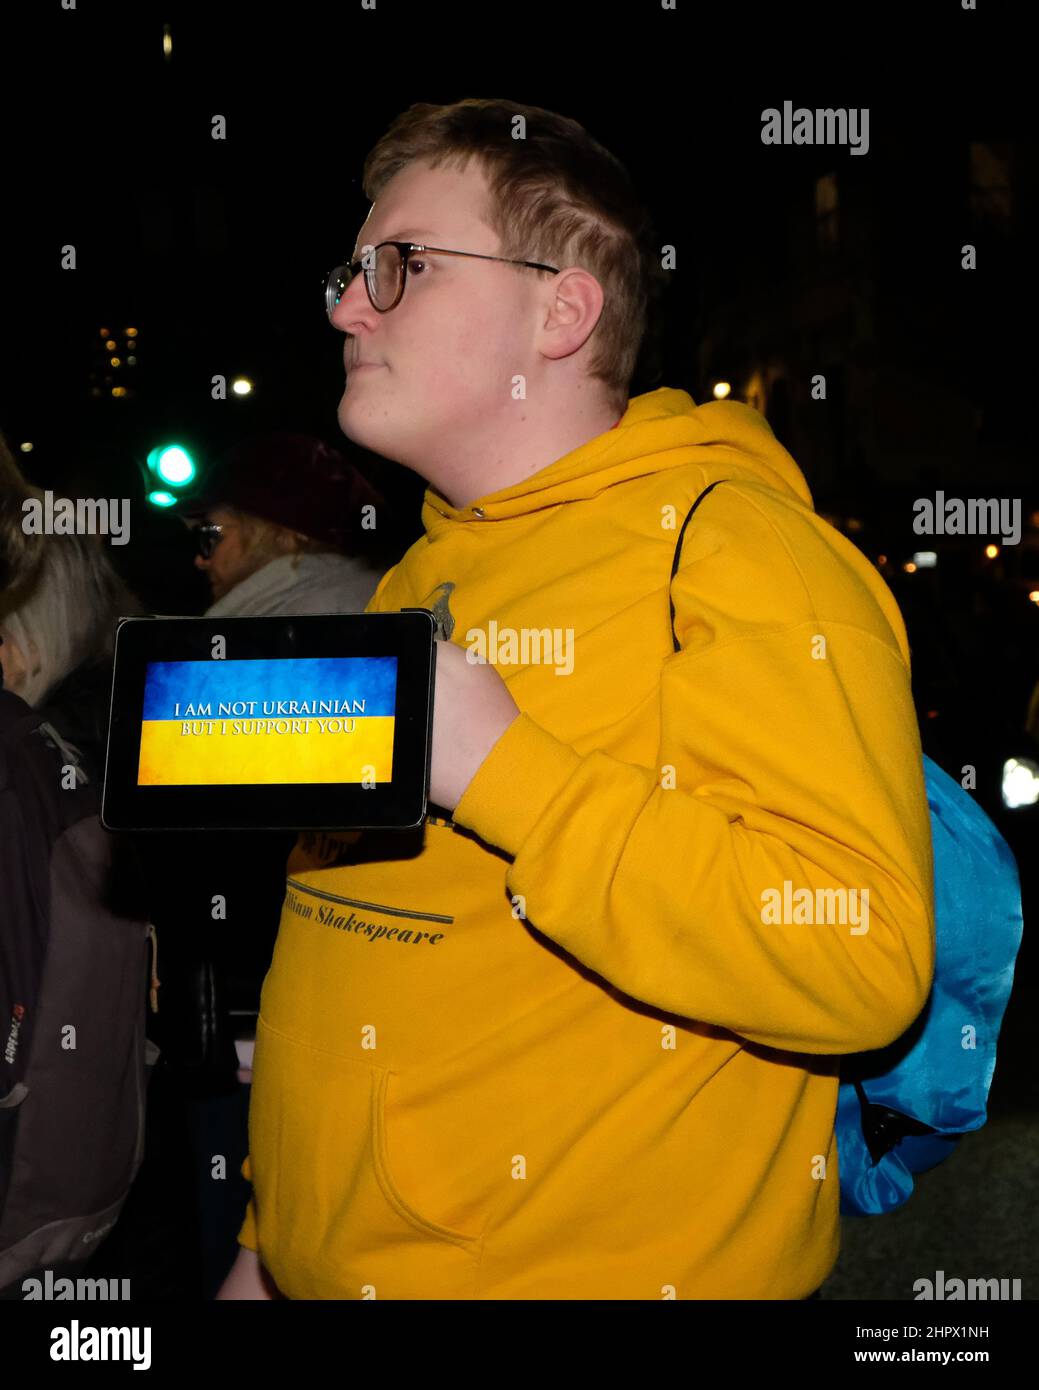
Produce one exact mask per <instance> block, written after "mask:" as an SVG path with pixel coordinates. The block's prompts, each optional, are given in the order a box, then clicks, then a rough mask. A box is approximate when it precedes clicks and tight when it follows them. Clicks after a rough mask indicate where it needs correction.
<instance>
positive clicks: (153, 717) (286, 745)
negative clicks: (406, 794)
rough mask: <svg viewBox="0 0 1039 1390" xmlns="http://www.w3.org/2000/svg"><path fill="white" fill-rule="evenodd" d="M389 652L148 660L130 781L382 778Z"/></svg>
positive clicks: (388, 761) (389, 729)
mask: <svg viewBox="0 0 1039 1390" xmlns="http://www.w3.org/2000/svg"><path fill="white" fill-rule="evenodd" d="M396 694H397V659H396V657H393V656H375V657H304V658H293V659H287V660H284V661H271V660H256V661H153V662H150V663H149V664H148V669H147V675H146V677H145V687H144V713H143V718H142V723H141V758H140V764H139V767H138V773H137V783H138V786H142V787H143V786H165V787H170V786H219V785H232V784H233V785H258V784H260V783H292V782H364V781H366V780H367V782H368V783H369V784H372V783H380V782H389V781H390V780H391V779H392V777H393V727H394V715H395V710H396Z"/></svg>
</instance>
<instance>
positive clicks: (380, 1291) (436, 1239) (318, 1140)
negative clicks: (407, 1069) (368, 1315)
mask: <svg viewBox="0 0 1039 1390" xmlns="http://www.w3.org/2000/svg"><path fill="white" fill-rule="evenodd" d="M388 1079H389V1073H388V1072H387V1071H386V1069H385V1068H383V1067H375V1066H372V1065H370V1064H369V1063H367V1062H362V1061H353V1060H351V1059H348V1058H345V1057H341V1056H340V1055H339V1054H338V1053H333V1052H328V1051H324V1050H321V1049H318V1048H313V1047H309V1046H307V1045H306V1044H304V1043H299V1042H296V1041H295V1040H294V1039H292V1038H289V1037H287V1036H286V1035H285V1034H283V1033H280V1032H277V1031H276V1030H275V1029H273V1028H271V1027H270V1026H269V1025H268V1024H267V1023H266V1022H265V1020H264V1018H263V1016H262V1015H261V1016H260V1017H259V1019H258V1020H257V1029H256V1051H255V1055H254V1058H253V1088H252V1097H251V1101H250V1109H249V1153H250V1167H251V1170H252V1175H253V1192H254V1196H255V1199H256V1207H257V1214H258V1237H259V1247H260V1255H261V1258H262V1260H263V1263H264V1264H265V1265H266V1267H267V1268H268V1269H269V1270H270V1272H271V1274H272V1275H273V1276H274V1279H275V1282H276V1283H277V1285H278V1287H279V1289H280V1290H281V1291H282V1293H284V1294H285V1295H286V1296H287V1297H289V1298H320V1299H351V1298H373V1297H374V1298H391V1299H393V1298H408V1299H424V1298H443V1299H465V1298H471V1297H473V1295H474V1291H475V1286H476V1277H477V1272H478V1267H479V1258H480V1252H481V1238H480V1237H479V1236H473V1235H467V1234H465V1233H464V1232H461V1231H456V1230H454V1229H452V1228H451V1227H449V1226H446V1225H442V1224H440V1223H439V1222H437V1221H436V1220H435V1219H433V1217H432V1216H431V1214H430V1213H428V1212H426V1211H423V1210H422V1209H421V1207H420V1206H418V1205H416V1204H415V1202H414V1201H413V1200H412V1199H411V1198H409V1196H407V1195H405V1194H404V1193H403V1192H401V1190H400V1189H399V1187H398V1186H397V1183H396V1182H395V1181H394V1178H393V1174H392V1172H391V1170H390V1166H389V1162H388V1157H387V1142H386V1123H385V1097H386V1086H387V1082H388Z"/></svg>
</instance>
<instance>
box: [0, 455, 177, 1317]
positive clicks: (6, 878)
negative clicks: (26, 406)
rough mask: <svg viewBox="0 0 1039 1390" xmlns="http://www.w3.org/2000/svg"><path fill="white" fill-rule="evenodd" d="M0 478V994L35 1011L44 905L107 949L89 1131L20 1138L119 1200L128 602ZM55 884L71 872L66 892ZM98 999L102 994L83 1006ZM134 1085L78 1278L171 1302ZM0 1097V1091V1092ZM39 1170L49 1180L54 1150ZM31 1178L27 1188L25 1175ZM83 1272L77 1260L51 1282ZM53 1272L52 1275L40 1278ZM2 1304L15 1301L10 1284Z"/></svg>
mask: <svg viewBox="0 0 1039 1390" xmlns="http://www.w3.org/2000/svg"><path fill="white" fill-rule="evenodd" d="M0 481H2V486H0V677H2V679H0V687H2V688H0V902H2V904H3V907H2V911H0V919H2V921H3V932H2V935H0V972H2V974H0V987H2V992H3V993H4V995H5V997H7V996H8V995H10V996H11V997H14V998H18V997H19V996H21V997H23V998H24V999H26V1000H27V1001H30V1000H31V1001H32V1003H33V1004H34V1005H37V1006H39V1004H40V1000H38V999H37V991H38V989H39V988H40V986H41V980H42V978H43V977H42V975H40V974H39V973H36V972H37V971H38V969H39V968H40V967H39V952H40V951H41V950H44V949H46V950H48V952H50V951H52V950H53V949H55V947H54V940H55V938H54V937H53V936H52V935H50V934H49V933H50V932H51V930H52V928H53V926H54V922H53V919H52V916H51V914H52V905H53V904H54V902H55V900H56V899H57V900H59V901H60V902H61V903H66V902H67V901H68V899H69V897H70V896H72V897H73V898H74V901H75V902H76V904H77V911H78V917H77V926H76V930H77V933H82V940H83V941H85V942H91V941H93V939H94V934H95V933H100V938H101V939H102V940H105V939H109V940H110V942H111V948H110V950H108V951H107V952H103V953H102V954H101V956H100V957H99V958H98V959H96V960H95V959H91V961H90V964H89V967H88V969H87V970H86V971H85V973H84V977H83V986H82V988H83V989H84V990H93V991H94V992H93V993H92V994H91V995H90V999H91V1003H92V1007H93V1009H94V1010H95V1013H96V1015H97V1014H99V1015H102V1016H103V1018H102V1019H101V1022H100V1023H99V1019H98V1017H97V1016H94V1017H88V1016H86V1015H84V1016H81V1017H79V1018H78V1019H77V1024H78V1027H79V1030H80V1032H81V1033H82V1036H83V1042H84V1046H87V1045H88V1044H89V1043H90V1041H91V1040H92V1039H93V1037H94V1034H95V1033H96V1032H97V1031H98V1030H99V1028H103V1033H104V1037H105V1039H106V1041H107V1042H108V1044H109V1047H110V1052H109V1055H108V1056H107V1057H106V1058H105V1059H103V1060H102V1061H101V1062H99V1063H98V1064H95V1069H94V1073H93V1075H94V1078H95V1084H96V1085H99V1086H102V1087H107V1088H110V1089H106V1090H105V1091H104V1102H105V1107H106V1108H105V1109H104V1110H103V1111H102V1116H103V1118H102V1122H101V1128H100V1129H98V1127H97V1125H96V1124H95V1125H94V1126H90V1125H87V1127H86V1128H82V1125H83V1117H82V1116H78V1115H77V1116H69V1115H66V1114H65V1113H64V1112H56V1113H47V1114H46V1115H45V1116H44V1114H43V1112H39V1113H37V1114H36V1115H34V1117H33V1121H32V1127H31V1131H30V1132H31V1133H32V1134H34V1135H38V1134H39V1133H40V1132H41V1130H42V1129H44V1128H46V1129H49V1130H51V1131H52V1132H53V1133H55V1134H58V1133H60V1132H61V1131H62V1129H63V1128H66V1129H68V1130H69V1131H70V1132H69V1133H68V1135H67V1138H68V1140H69V1142H72V1140H73V1139H74V1140H75V1142H77V1143H79V1144H81V1145H82V1146H83V1148H82V1163H81V1165H80V1169H79V1171H80V1172H81V1173H82V1174H83V1175H84V1178H83V1180H84V1182H86V1183H90V1182H97V1181H99V1180H100V1179H101V1177H102V1176H103V1175H104V1174H105V1173H106V1164H108V1163H111V1164H112V1165H120V1166H113V1167H112V1168H111V1170H110V1171H109V1173H108V1177H107V1178H105V1182H106V1183H107V1184H108V1189H107V1190H108V1191H109V1194H110V1196H111V1195H115V1194H117V1193H119V1191H120V1186H119V1184H120V1182H121V1181H122V1180H123V1179H122V1177H121V1175H123V1174H124V1173H125V1170H124V1168H123V1167H122V1166H121V1164H122V1162H124V1161H125V1155H123V1156H122V1157H120V1156H119V1155H118V1154H117V1153H115V1152H112V1153H111V1154H110V1155H108V1156H106V1154H105V1153H104V1152H99V1151H98V1148H99V1146H103V1145H105V1144H106V1142H108V1141H109V1140H110V1139H111V1140H112V1142H113V1143H114V1142H115V1136H114V1135H111V1136H110V1134H109V1131H108V1130H107V1129H106V1128H105V1123H107V1122H113V1121H115V1119H116V1117H117V1116H118V1117H119V1123H118V1130H119V1133H122V1132H123V1130H124V1128H125V1126H127V1125H132V1126H133V1127H134V1128H136V1126H137V1124H138V1122H139V1121H138V1118H137V1116H136V1115H132V1116H127V1115H125V1114H123V1112H122V1111H121V1110H120V1108H119V1107H120V1105H130V1104H132V1105H133V1106H134V1107H139V1106H140V1105H141V1103H142V1102H141V1099H140V1097H139V1096H137V1095H136V1093H135V1092H134V1088H133V1083H132V1081H131V1079H130V1078H131V1077H132V1075H133V1068H134V1066H135V1065H136V1062H135V1060H134V1058H129V1059H124V1050H125V1049H127V1048H130V1049H131V1050H133V1047H134V1044H132V1042H131V1039H132V1038H134V1037H139V1038H141V1040H142V1041H143V1039H144V1032H143V1029H142V1030H141V1032H140V1033H135V1032H134V1030H135V1029H136V1028H138V1027H139V1026H140V1025H139V1023H138V1021H137V1017H138V1015H144V1001H145V990H146V984H147V976H146V973H145V969H146V961H147V955H148V948H147V942H146V938H145V937H144V936H142V935H140V933H141V931H142V926H141V924H142V923H144V922H146V921H147V918H148V904H147V900H146V893H145V889H144V885H143V883H142V881H141V876H140V866H139V862H138V861H137V859H136V857H135V856H134V854H133V849H132V845H131V843H130V842H129V841H128V840H127V839H126V838H125V837H117V836H110V835H108V834H106V833H104V832H103V831H102V830H101V827H100V822H99V819H98V810H99V806H100V796H101V783H102V773H103V768H104V750H105V734H106V726H107V715H108V703H109V696H110V686H111V659H112V651H113V642H114V634H115V628H116V624H117V621H118V619H119V618H120V617H121V616H124V615H133V614H136V613H139V611H140V605H139V604H138V603H137V601H136V599H135V598H134V597H133V595H132V594H130V593H129V591H128V590H127V589H126V587H125V585H124V584H123V582H122V580H121V579H120V577H119V575H118V574H117V572H116V571H115V569H114V567H113V565H112V563H111V560H110V558H109V554H108V548H107V546H106V545H105V544H104V542H103V541H102V540H99V538H97V537H96V536H90V535H35V534H34V535H26V534H25V531H24V528H23V520H24V513H23V503H24V502H25V501H26V500H28V499H30V498H36V499H39V497H40V493H39V491H38V490H37V489H35V488H32V487H31V486H30V485H29V484H28V483H27V482H26V481H25V480H24V479H23V478H22V476H21V474H20V472H19V471H18V470H17V468H16V467H15V466H14V463H13V460H12V459H11V457H10V453H9V451H8V450H7V449H6V447H5V445H4V443H3V440H2V438H0ZM70 765H71V766H72V767H74V768H75V769H76V772H75V776H74V784H72V785H70V784H69V783H68V782H67V780H65V778H64V776H63V771H64V769H65V768H67V767H68V766H70ZM71 836H74V841H73V840H72V839H70V838H69V837H71ZM59 846H62V847H63V848H61V849H60V860H59V858H58V855H59ZM52 855H53V856H54V858H53V860H52ZM70 872H74V873H75V874H76V880H75V882H74V883H70V882H69V880H68V875H69V874H70ZM61 910H62V909H61V908H60V907H59V911H61ZM59 920H63V919H59ZM59 939H60V938H59ZM138 941H139V942H140V945H139V946H138V945H137V944H136V943H137V942H138ZM124 952H128V953H129V954H128V955H127V956H126V957H125V966H124V968H125V969H126V970H127V972H128V973H129V976H130V977H131V978H132V976H133V974H134V973H135V971H136V968H137V965H139V966H140V968H141V973H140V976H139V978H138V979H137V981H136V984H137V989H136V990H135V989H116V988H114V984H115V976H114V974H113V973H112V972H113V971H114V970H115V968H116V965H117V962H120V961H124V956H123V953H124ZM34 962H36V964H35V965H34ZM51 968H53V967H52V966H48V970H50V969H51ZM58 968H59V969H60V967H58ZM106 972H107V973H106ZM75 987H76V986H75V985H74V984H72V985H67V986H66V988H73V989H74V988H75ZM99 987H100V988H101V989H102V990H107V991H111V992H102V993H98V992H97V990H98V988H99ZM87 1007H90V1005H88V1006H87ZM145 1046H146V1048H147V1047H150V1046H151V1043H150V1042H149V1043H146V1044H145ZM124 1060H126V1061H127V1064H128V1065H129V1066H130V1071H129V1072H126V1071H125V1070H124ZM140 1060H141V1059H140V1058H137V1062H139V1061H140ZM146 1075H148V1077H149V1085H148V1089H147V1094H146V1098H145V1100H144V1102H143V1103H144V1104H145V1106H146V1112H145V1121H146V1122H145V1125H144V1150H143V1155H142V1162H141V1164H140V1166H139V1168H138V1169H137V1171H136V1173H135V1176H134V1178H133V1181H132V1183H131V1185H130V1188H129V1192H128V1195H127V1196H126V1200H125V1202H124V1203H123V1205H122V1206H121V1208H120V1210H119V1214H118V1217H117V1219H116V1220H115V1221H114V1224H113V1227H112V1229H111V1230H109V1231H108V1233H107V1235H106V1236H105V1238H104V1239H103V1240H102V1241H100V1242H99V1243H98V1244H97V1245H96V1247H95V1253H94V1254H93V1256H92V1258H91V1260H90V1264H89V1271H90V1275H91V1277H97V1276H98V1275H99V1273H100V1269H101V1268H103V1267H104V1268H108V1269H110V1270H111V1271H112V1273H113V1275H117V1276H118V1277H128V1278H129V1279H130V1281H131V1285H132V1288H133V1292H134V1296H135V1297H142V1296H143V1297H148V1296H153V1297H162V1296H177V1295H179V1296H183V1295H184V1294H185V1293H186V1292H187V1291H189V1290H192V1289H193V1288H194V1289H195V1290H197V1281H194V1280H193V1278H192V1262H193V1261H195V1260H196V1259H197V1249H198V1235H197V1231H195V1230H194V1229H193V1227H192V1220H193V1212H194V1206H193V1202H192V1200H191V1193H190V1186H189V1185H190V1166H189V1165H190V1153H189V1151H188V1148H187V1135H186V1131H184V1130H183V1128H180V1129H178V1128H177V1125H176V1116H175V1114H172V1113H171V1112H170V1110H169V1108H168V1107H167V1105H166V1104H165V1095H166V1092H165V1083H164V1066H163V1063H162V1059H161V1058H160V1060H159V1062H158V1063H157V1064H156V1065H155V1066H153V1067H150V1068H149V1069H148V1071H147V1072H146ZM127 1087H129V1089H130V1092H132V1093H133V1094H132V1099H131V1097H130V1096H129V1095H128V1094H127V1091H126V1088H127ZM6 1090H7V1087H6V1086H4V1085H0V1094H2V1093H4V1092H6ZM92 1099H93V1098H92ZM30 1102H31V1103H32V1104H34V1105H41V1106H44V1107H46V1106H48V1105H50V1104H51V1097H50V1095H49V1094H48V1092H47V1091H46V1089H44V1090H43V1091H42V1092H36V1093H34V1094H31V1095H30V1096H29V1097H28V1098H27V1100H26V1101H25V1102H24V1104H25V1105H27V1106H28V1105H29V1104H30ZM8 1113H9V1112H8ZM19 1113H21V1112H19ZM26 1113H27V1112H26ZM178 1146H179V1157H180V1162H179V1163H178V1162H177V1157H178ZM52 1148H53V1146H52ZM52 1158H53V1164H54V1167H55V1169H59V1168H60V1164H61V1158H60V1152H59V1149H58V1148H54V1149H53V1154H52ZM23 1161H24V1160H23ZM34 1171H36V1170H34ZM34 1181H36V1182H37V1183H39V1182H41V1181H43V1179H41V1177H40V1175H39V1173H38V1171H37V1172H36V1177H35V1178H34ZM160 1193H161V1200H160V1199H159V1194H160ZM77 1195H81V1194H77ZM36 1200H37V1201H38V1203H39V1204H40V1208H41V1210H43V1211H52V1212H57V1211H60V1212H62V1214H63V1217H64V1219H65V1220H66V1221H68V1220H70V1219H74V1202H75V1197H73V1196H72V1194H68V1196H67V1197H66V1195H65V1194H64V1192H59V1191H57V1190H55V1191H54V1192H53V1193H48V1192H47V1191H46V1190H45V1188H43V1189H41V1190H40V1191H39V1192H38V1193H37V1194H36ZM94 1210H95V1209H94V1208H93V1207H91V1213H93V1212H94ZM95 1220H96V1218H95ZM21 1248H22V1247H21V1246H17V1247H16V1248H15V1249H14V1250H12V1251H11V1252H10V1254H9V1260H10V1261H11V1262H17V1261H18V1260H19V1259H20V1258H23V1257H21V1256H20V1255H19V1250H20V1249H21ZM54 1248H58V1247H57V1246H55V1247H54ZM51 1263H52V1264H54V1263H55V1262H54V1261H52V1262H51ZM86 1267H87V1266H86V1265H85V1264H84V1263H80V1264H79V1265H78V1266H70V1267H69V1270H68V1271H67V1272H70V1273H81V1272H83V1270H84V1268H86ZM55 1272H58V1273H60V1272H61V1271H60V1270H57V1268H56V1266H55ZM3 1296H4V1297H5V1299H6V1298H20V1297H22V1296H23V1295H22V1290H21V1285H20V1283H17V1282H16V1283H15V1284H14V1285H13V1286H12V1287H11V1289H10V1290H7V1291H5V1293H4V1295H3Z"/></svg>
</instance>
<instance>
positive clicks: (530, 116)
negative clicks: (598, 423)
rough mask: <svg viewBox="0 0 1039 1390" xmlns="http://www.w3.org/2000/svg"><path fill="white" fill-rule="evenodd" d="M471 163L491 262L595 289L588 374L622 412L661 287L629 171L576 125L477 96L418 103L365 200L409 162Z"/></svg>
mask: <svg viewBox="0 0 1039 1390" xmlns="http://www.w3.org/2000/svg"><path fill="white" fill-rule="evenodd" d="M517 117H523V119H524V121H525V138H524V139H522V140H517V139H515V138H514V136H513V131H514V129H515V120H516V118H517ZM473 158H475V159H476V160H477V163H478V165H479V166H480V168H481V169H482V170H483V172H484V173H485V175H486V177H487V183H488V189H489V201H488V205H487V207H486V208H485V210H484V214H483V216H484V220H485V221H486V222H487V224H488V226H490V227H491V229H492V230H493V231H494V232H496V233H497V236H498V238H499V242H500V246H499V254H500V255H502V256H505V257H509V258H515V259H517V260H524V261H541V262H544V263H545V264H548V265H555V266H558V267H559V268H560V269H563V268H564V267H566V266H571V265H577V266H580V267H582V268H583V269H585V270H588V271H589V272H590V273H591V274H592V275H594V276H595V278H596V279H597V280H598V281H599V283H600V285H601V286H602V288H603V307H602V313H601V315H600V317H599V321H598V323H597V324H596V326H595V329H594V330H593V333H592V338H591V341H592V343H593V344H594V352H593V354H592V356H591V359H590V363H589V368H588V374H589V376H590V377H592V378H594V379H596V380H599V381H601V382H602V383H603V386H604V387H605V389H606V392H607V394H608V396H609V398H610V402H611V404H612V405H613V406H614V407H615V408H617V409H623V408H624V406H625V405H626V404H627V400H628V391H629V387H630V385H631V379H632V377H633V375H634V373H635V367H636V363H637V361H638V356H639V350H640V347H641V345H642V342H643V339H644V337H645V336H646V331H647V327H648V326H649V322H650V316H649V309H650V304H651V301H652V300H654V299H655V298H656V296H657V295H658V294H659V293H660V292H661V290H662V288H663V285H664V280H665V278H666V277H665V276H664V273H663V271H662V269H661V266H660V261H659V259H658V258H657V256H656V254H655V247H654V245H653V243H654V241H655V236H654V233H653V224H652V221H651V218H650V215H649V213H648V211H647V210H646V208H645V207H644V206H643V204H642V203H641V201H640V200H639V198H638V197H637V195H636V193H635V190H634V187H633V185H632V182H631V178H630V176H629V174H628V172H627V170H626V169H625V167H624V165H623V164H622V163H621V162H620V160H619V159H617V158H616V156H615V155H613V154H611V153H610V151H609V150H607V149H605V148H604V147H603V146H602V145H600V144H599V143H598V141H596V140H594V139H593V138H592V137H591V136H590V135H589V134H588V132H587V131H586V130H585V129H584V127H583V126H581V125H579V124H578V123H577V121H574V120H571V119H570V118H569V117H567V116H560V115H557V114H556V113H555V112H552V111H546V110H543V109H542V108H541V107H538V106H525V105H522V104H520V103H519V102H514V101H505V100H477V99H476V98H470V99H467V100H465V101H458V102H455V103H454V104H453V105H447V106H437V105H434V104H432V103H430V102H417V103H416V104H415V105H413V106H411V107H409V109H408V110H407V111H405V112H403V113H402V114H401V115H399V116H397V118H396V119H395V120H394V121H393V122H392V124H391V125H390V127H389V129H388V130H387V131H386V133H385V135H383V136H382V138H381V139H380V140H379V141H378V143H377V144H376V145H375V146H374V148H373V149H372V150H371V152H370V153H369V155H368V157H367V159H366V160H365V163H364V171H363V175H362V185H363V190H364V193H365V196H366V197H367V198H368V199H370V200H371V201H372V202H374V201H375V199H376V198H377V197H378V196H379V193H380V192H381V191H382V189H383V188H384V187H385V185H386V184H387V183H388V182H389V180H390V179H391V178H392V177H393V176H394V175H395V174H396V173H398V172H399V171H400V170H401V169H403V168H405V167H406V166H407V165H409V164H411V163H413V162H416V161H421V162H423V163H426V164H428V165H429V167H430V168H433V169H436V168H438V167H440V166H441V165H451V166H453V167H455V168H457V169H459V170H461V171H464V170H465V168H466V167H467V165H468V163H469V160H470V159H473ZM460 249H463V250H464V249H468V248H460ZM528 273H529V274H532V275H546V274H548V272H547V271H541V270H538V271H533V270H532V271H530V272H528ZM654 346H655V345H654Z"/></svg>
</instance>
